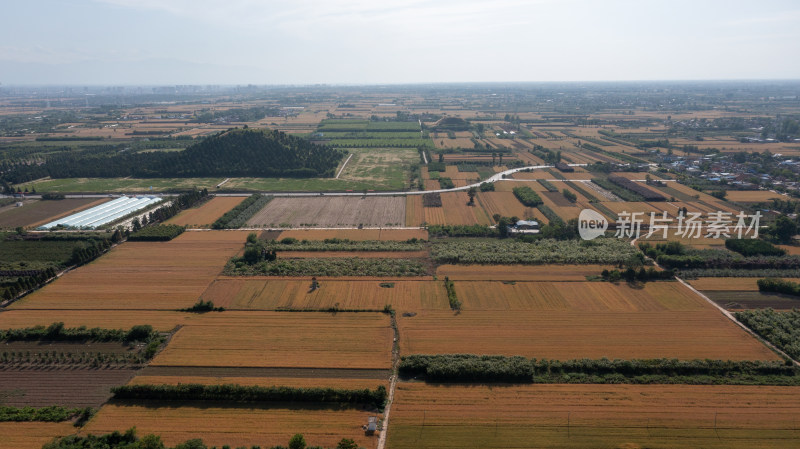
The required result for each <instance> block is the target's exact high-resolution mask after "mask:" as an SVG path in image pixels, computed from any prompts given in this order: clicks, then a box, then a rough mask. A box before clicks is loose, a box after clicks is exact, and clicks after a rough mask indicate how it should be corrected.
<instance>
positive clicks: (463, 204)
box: [424, 192, 491, 225]
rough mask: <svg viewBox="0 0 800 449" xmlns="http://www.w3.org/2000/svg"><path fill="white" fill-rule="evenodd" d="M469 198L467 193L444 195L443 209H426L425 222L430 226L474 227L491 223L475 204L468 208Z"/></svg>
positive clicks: (476, 203)
mask: <svg viewBox="0 0 800 449" xmlns="http://www.w3.org/2000/svg"><path fill="white" fill-rule="evenodd" d="M468 202H469V197H468V196H467V193H466V192H448V193H442V207H426V208H424V210H425V222H426V223H428V224H446V225H473V224H485V225H488V224H490V222H491V219H490V218H489V216H487V215H486V212H484V210H483V209H482V208H480V207H479V206H478V202H477V201H476V202H475V205H474V206H468V205H467V203H468Z"/></svg>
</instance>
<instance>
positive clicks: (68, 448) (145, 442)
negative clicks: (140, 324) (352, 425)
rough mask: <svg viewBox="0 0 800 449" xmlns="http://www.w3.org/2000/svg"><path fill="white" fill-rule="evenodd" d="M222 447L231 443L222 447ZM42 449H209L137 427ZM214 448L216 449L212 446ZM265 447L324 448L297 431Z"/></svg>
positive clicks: (348, 444)
mask: <svg viewBox="0 0 800 449" xmlns="http://www.w3.org/2000/svg"><path fill="white" fill-rule="evenodd" d="M222 447H223V449H225V448H228V447H229V446H227V445H225V446H222ZM42 449H209V447H208V446H206V445H205V443H203V440H201V439H199V438H194V439H191V440H187V441H186V442H183V443H180V444H178V445H176V446H173V447H171V448H168V447H167V446H166V445H165V444H164V443H163V442H162V441H161V437H159V436H157V435H154V434H148V435H145V436H143V437H142V438H139V437H138V436H137V435H136V428H135V427H132V428H130V429H128V430H127V431H125V433H120V432H119V431H114V432H112V433H109V434H106V435H93V434H88V435H70V436H66V437H63V438H58V439H55V440H53V441H52V442H50V443H47V444H45V445H44V446H43V447H42ZM211 449H216V446H212V447H211ZM237 449H247V448H245V447H244V446H239V447H237ZM250 449H261V446H256V445H254V446H250ZM264 449H323V448H322V447H320V446H307V445H306V440H305V437H303V435H302V434H299V433H298V434H295V435H293V436H292V437H291V438H290V439H289V445H288V447H287V446H272V447H265V448H264ZM335 449H358V444H356V442H355V441H353V440H351V439H349V438H342V439H341V440H339V442H338V443H337V444H336V448H335Z"/></svg>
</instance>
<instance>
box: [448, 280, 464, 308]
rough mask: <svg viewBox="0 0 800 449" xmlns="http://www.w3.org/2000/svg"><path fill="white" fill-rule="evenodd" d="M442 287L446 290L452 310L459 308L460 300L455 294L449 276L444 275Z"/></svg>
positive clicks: (454, 288)
mask: <svg viewBox="0 0 800 449" xmlns="http://www.w3.org/2000/svg"><path fill="white" fill-rule="evenodd" d="M444 288H445V290H447V301H448V302H450V308H451V309H453V310H461V301H459V299H458V295H457V294H456V286H455V284H454V283H453V281H451V280H450V278H449V277H447V276H445V277H444Z"/></svg>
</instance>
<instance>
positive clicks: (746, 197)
mask: <svg viewBox="0 0 800 449" xmlns="http://www.w3.org/2000/svg"><path fill="white" fill-rule="evenodd" d="M725 198H726V199H727V200H728V201H735V202H737V203H761V202H766V201H769V200H770V199H771V198H777V199H786V198H787V197H786V196H784V195H781V194H780V193H775V192H770V191H769V190H728V191H727V194H726V195H725Z"/></svg>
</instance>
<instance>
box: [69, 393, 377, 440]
mask: <svg viewBox="0 0 800 449" xmlns="http://www.w3.org/2000/svg"><path fill="white" fill-rule="evenodd" d="M374 415H375V414H373V413H370V412H367V411H363V410H357V409H336V408H330V407H326V406H324V405H315V404H302V406H293V405H284V404H281V405H263V406H260V405H259V404H246V405H245V404H224V403H223V404H202V406H200V407H197V406H193V405H192V404H191V403H187V404H181V406H180V407H176V406H175V404H174V403H158V402H145V403H144V404H142V405H124V404H109V405H106V406H105V407H103V408H102V410H100V412H99V413H98V414H97V415H95V417H94V418H92V420H91V421H89V423H88V424H87V425H86V426H85V427H84V432H85V433H93V434H104V433H109V432H113V431H115V430H120V429H128V428H130V427H133V426H136V430H137V433H138V434H139V435H147V434H149V433H153V434H156V435H159V436H161V439H162V441H163V442H164V443H165V444H166V445H167V446H170V447H171V446H173V445H176V444H179V443H182V442H185V441H187V440H190V439H193V438H200V439H202V440H203V443H205V444H206V445H208V446H209V447H210V446H212V445H214V446H217V447H220V446H222V445H230V446H231V447H240V446H245V447H250V446H252V445H260V446H261V447H273V446H277V445H284V446H285V445H286V444H287V443H288V442H289V439H290V438H291V437H292V435H294V434H296V433H301V434H303V436H304V437H305V440H306V442H307V443H308V444H309V445H310V446H316V445H320V446H322V447H335V446H336V444H337V443H338V442H339V440H341V439H342V438H351V439H354V440H355V441H356V443H357V444H358V445H360V446H364V447H370V448H371V447H375V445H376V444H377V439H378V437H377V435H375V436H365V435H364V430H363V429H362V428H361V426H362V425H364V424H366V423H367V418H368V417H369V416H374Z"/></svg>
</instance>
